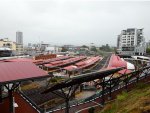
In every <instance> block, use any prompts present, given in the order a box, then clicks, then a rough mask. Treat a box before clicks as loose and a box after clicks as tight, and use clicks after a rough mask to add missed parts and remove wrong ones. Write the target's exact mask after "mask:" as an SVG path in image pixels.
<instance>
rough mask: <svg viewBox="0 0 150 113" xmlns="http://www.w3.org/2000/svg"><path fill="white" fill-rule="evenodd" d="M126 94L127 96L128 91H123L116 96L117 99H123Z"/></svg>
mask: <svg viewBox="0 0 150 113" xmlns="http://www.w3.org/2000/svg"><path fill="white" fill-rule="evenodd" d="M127 96H128V93H127V92H125V91H123V92H122V94H120V95H118V96H117V100H119V101H122V100H125V99H126V98H127Z"/></svg>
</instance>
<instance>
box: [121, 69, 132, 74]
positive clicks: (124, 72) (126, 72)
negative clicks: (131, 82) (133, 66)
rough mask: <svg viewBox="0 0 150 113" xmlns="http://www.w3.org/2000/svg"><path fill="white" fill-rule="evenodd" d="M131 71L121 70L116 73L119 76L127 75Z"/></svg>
mask: <svg viewBox="0 0 150 113" xmlns="http://www.w3.org/2000/svg"><path fill="white" fill-rule="evenodd" d="M131 72H132V71H131V70H128V69H123V70H121V71H118V73H119V74H128V73H131Z"/></svg>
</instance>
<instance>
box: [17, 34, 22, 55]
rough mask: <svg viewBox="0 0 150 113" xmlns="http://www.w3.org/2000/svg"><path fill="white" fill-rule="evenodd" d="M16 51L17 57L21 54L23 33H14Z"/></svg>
mask: <svg viewBox="0 0 150 113" xmlns="http://www.w3.org/2000/svg"><path fill="white" fill-rule="evenodd" d="M16 50H17V54H18V55H22V54H23V33H22V32H20V31H17V32H16Z"/></svg>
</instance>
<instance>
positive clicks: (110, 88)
mask: <svg viewBox="0 0 150 113" xmlns="http://www.w3.org/2000/svg"><path fill="white" fill-rule="evenodd" d="M111 85H112V84H111V80H110V84H109V99H110V100H111V90H112V87H111Z"/></svg>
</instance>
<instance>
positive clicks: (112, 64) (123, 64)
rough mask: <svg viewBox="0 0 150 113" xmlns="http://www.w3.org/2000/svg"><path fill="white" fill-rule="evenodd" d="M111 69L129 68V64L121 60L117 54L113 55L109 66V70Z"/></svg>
mask: <svg viewBox="0 0 150 113" xmlns="http://www.w3.org/2000/svg"><path fill="white" fill-rule="evenodd" d="M111 67H125V68H127V62H126V61H123V60H121V58H120V57H119V56H117V55H115V54H112V56H111V58H110V61H109V64H108V68H111Z"/></svg>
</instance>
